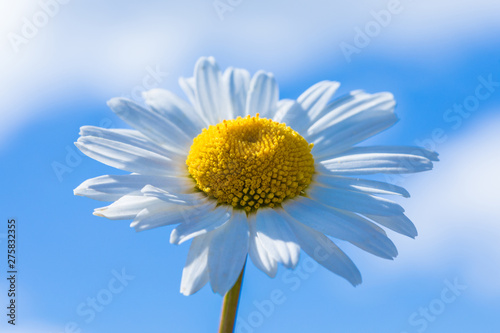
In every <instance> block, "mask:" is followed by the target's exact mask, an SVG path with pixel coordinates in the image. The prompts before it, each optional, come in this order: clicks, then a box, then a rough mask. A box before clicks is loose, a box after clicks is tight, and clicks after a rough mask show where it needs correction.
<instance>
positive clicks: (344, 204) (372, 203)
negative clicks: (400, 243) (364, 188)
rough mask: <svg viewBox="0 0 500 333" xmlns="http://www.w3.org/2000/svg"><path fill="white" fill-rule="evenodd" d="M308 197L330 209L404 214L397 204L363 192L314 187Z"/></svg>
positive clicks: (376, 213) (309, 188)
mask: <svg viewBox="0 0 500 333" xmlns="http://www.w3.org/2000/svg"><path fill="white" fill-rule="evenodd" d="M307 196H308V197H310V198H311V199H313V200H316V201H318V202H321V203H322V204H325V205H327V206H330V207H335V208H339V209H343V210H347V211H351V212H356V213H361V214H373V215H383V216H394V215H399V214H402V213H403V212H404V209H403V207H401V206H400V205H398V204H397V203H395V202H393V201H390V200H387V199H384V198H379V197H376V196H373V195H369V194H366V193H361V192H353V191H349V190H344V189H336V188H328V187H323V186H319V185H316V184H314V185H312V186H310V187H308V189H307Z"/></svg>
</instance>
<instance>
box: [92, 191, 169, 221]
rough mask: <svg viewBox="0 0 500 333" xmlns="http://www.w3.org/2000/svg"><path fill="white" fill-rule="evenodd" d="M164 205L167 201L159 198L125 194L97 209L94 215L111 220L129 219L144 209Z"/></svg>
mask: <svg viewBox="0 0 500 333" xmlns="http://www.w3.org/2000/svg"><path fill="white" fill-rule="evenodd" d="M163 205H165V203H164V202H163V201H161V200H159V199H157V198H150V197H144V196H136V195H125V196H123V197H121V198H120V199H119V200H117V201H115V202H113V203H112V204H111V205H109V206H106V207H102V208H97V209H95V210H94V215H97V216H102V217H106V218H108V219H110V220H129V219H133V218H135V217H136V215H137V214H139V212H140V211H142V210H143V209H146V208H156V207H161V206H163Z"/></svg>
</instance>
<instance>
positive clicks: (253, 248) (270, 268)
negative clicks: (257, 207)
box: [248, 214, 278, 278]
mask: <svg viewBox="0 0 500 333" xmlns="http://www.w3.org/2000/svg"><path fill="white" fill-rule="evenodd" d="M256 217H257V215H256V214H250V215H249V216H248V228H249V231H250V239H249V244H248V255H249V256H250V258H251V259H252V262H253V263H254V265H255V266H256V267H257V268H258V269H260V270H261V271H263V272H264V273H266V274H267V275H268V276H269V277H271V278H273V277H275V276H276V272H277V271H278V264H277V262H276V260H274V259H273V258H271V256H270V255H269V253H268V252H267V250H266V249H265V248H264V246H263V244H262V241H261V240H260V238H259V236H258V235H257V227H256Z"/></svg>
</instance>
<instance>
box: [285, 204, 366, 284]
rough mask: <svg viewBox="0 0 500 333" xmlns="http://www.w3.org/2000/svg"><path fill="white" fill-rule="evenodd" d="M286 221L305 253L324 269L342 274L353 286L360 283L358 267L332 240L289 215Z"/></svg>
mask: <svg viewBox="0 0 500 333" xmlns="http://www.w3.org/2000/svg"><path fill="white" fill-rule="evenodd" d="M284 214H286V213H284ZM287 221H288V223H289V224H290V227H291V228H292V230H293V231H294V233H295V235H296V237H297V240H298V242H299V245H300V247H301V248H302V250H304V252H305V253H307V254H308V255H309V256H310V257H311V258H313V259H314V260H316V261H317V262H318V263H319V264H320V265H322V266H323V267H325V268H326V269H328V270H330V271H332V272H333V273H335V274H337V275H340V276H342V277H343V278H344V279H346V280H347V281H349V282H350V283H351V284H352V285H353V286H356V285H358V284H360V283H361V273H360V272H359V270H358V268H357V267H356V265H355V264H354V263H353V262H352V260H351V259H350V258H349V257H348V256H347V255H346V254H345V253H344V252H342V250H340V249H339V248H338V247H337V245H335V243H334V242H332V241H331V240H330V239H329V238H328V237H326V236H325V235H323V234H322V233H320V232H318V231H316V230H314V229H312V228H309V227H307V226H305V225H304V224H302V223H300V222H298V221H296V220H294V219H292V218H291V217H290V218H288V219H287Z"/></svg>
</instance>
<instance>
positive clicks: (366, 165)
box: [316, 150, 433, 175]
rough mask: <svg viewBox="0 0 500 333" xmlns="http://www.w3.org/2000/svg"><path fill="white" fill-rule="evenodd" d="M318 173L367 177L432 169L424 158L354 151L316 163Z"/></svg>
mask: <svg viewBox="0 0 500 333" xmlns="http://www.w3.org/2000/svg"><path fill="white" fill-rule="evenodd" d="M316 166H318V170H319V172H322V169H323V168H324V169H326V170H328V171H329V172H331V173H334V174H337V175H368V174H375V173H388V174H393V173H398V174H399V173H413V172H421V171H427V170H431V169H432V166H433V165H432V162H431V160H429V159H428V158H426V157H422V156H418V155H409V154H396V153H390V152H389V153H384V152H380V153H362V152H361V153H356V150H352V153H351V151H346V152H345V154H343V155H341V156H338V157H335V158H332V159H329V160H325V161H321V162H320V163H317V164H316Z"/></svg>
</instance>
